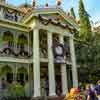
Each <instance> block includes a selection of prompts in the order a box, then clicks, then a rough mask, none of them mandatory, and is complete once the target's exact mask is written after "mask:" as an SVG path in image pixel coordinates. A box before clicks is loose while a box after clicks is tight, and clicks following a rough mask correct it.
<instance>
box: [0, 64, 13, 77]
mask: <svg viewBox="0 0 100 100" xmlns="http://www.w3.org/2000/svg"><path fill="white" fill-rule="evenodd" d="M7 73H12V69H11V68H10V67H9V66H8V65H6V66H4V67H2V68H1V69H0V75H6V74H7Z"/></svg>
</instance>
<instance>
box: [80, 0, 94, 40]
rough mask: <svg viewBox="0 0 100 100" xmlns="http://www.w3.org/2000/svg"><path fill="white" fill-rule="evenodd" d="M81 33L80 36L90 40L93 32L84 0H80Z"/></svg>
mask: <svg viewBox="0 0 100 100" xmlns="http://www.w3.org/2000/svg"><path fill="white" fill-rule="evenodd" d="M79 17H80V33H79V37H80V38H81V39H82V40H83V41H89V39H90V36H91V35H92V34H91V25H90V21H89V16H88V15H87V14H86V11H85V8H84V4H83V0H80V1H79Z"/></svg>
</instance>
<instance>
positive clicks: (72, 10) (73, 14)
mask: <svg viewBox="0 0 100 100" xmlns="http://www.w3.org/2000/svg"><path fill="white" fill-rule="evenodd" d="M70 13H71V16H72V17H73V18H74V19H76V16H75V12H74V9H73V8H71V9H70Z"/></svg>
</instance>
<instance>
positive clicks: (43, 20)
mask: <svg viewBox="0 0 100 100" xmlns="http://www.w3.org/2000/svg"><path fill="white" fill-rule="evenodd" d="M38 19H39V21H40V22H41V23H42V24H43V25H48V24H50V23H51V24H53V25H56V26H60V27H62V28H64V29H65V28H67V29H68V30H69V31H70V33H71V34H73V33H76V32H77V30H76V29H75V28H74V27H73V26H70V25H68V24H62V23H61V22H59V21H58V22H54V21H53V20H52V19H44V18H43V17H42V16H41V15H40V14H39V16H38Z"/></svg>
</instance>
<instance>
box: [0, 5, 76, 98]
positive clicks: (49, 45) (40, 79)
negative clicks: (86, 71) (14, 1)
mask: <svg viewBox="0 0 100 100" xmlns="http://www.w3.org/2000/svg"><path fill="white" fill-rule="evenodd" d="M4 7H5V8H7V7H6V6H4ZM2 9H3V10H5V9H4V8H3V7H2ZM7 9H10V10H13V8H7ZM7 11H8V12H7V14H8V15H11V14H9V13H10V11H9V10H7ZM14 11H16V12H17V13H21V12H20V11H19V10H14ZM1 13H2V12H1ZM17 13H16V14H17ZM21 14H22V15H20V16H18V18H19V17H20V18H21V19H18V20H16V18H15V17H14V14H13V17H11V16H10V17H11V18H14V19H13V20H14V21H18V22H13V21H9V18H10V17H9V18H8V17H7V15H6V18H8V20H4V19H3V20H1V19H0V21H1V22H0V28H1V31H2V32H1V33H2V34H0V36H1V37H2V36H3V34H5V33H6V34H8V35H9V34H11V37H9V38H5V39H4V42H5V40H6V42H7V43H8V44H10V46H9V47H5V46H4V45H3V46H2V48H3V49H2V48H0V49H1V51H2V52H1V51H0V65H1V66H4V65H7V66H6V67H7V68H9V72H11V73H10V74H11V75H12V76H13V79H12V80H13V81H17V80H18V81H19V80H21V77H22V76H23V79H22V80H24V81H26V79H25V78H26V77H28V79H27V80H28V82H29V84H31V85H30V86H31V90H30V91H31V94H32V96H33V97H39V96H45V95H47V96H56V95H65V94H66V92H68V88H69V85H68V83H69V82H68V77H69V75H68V70H67V69H68V68H69V66H70V68H71V69H72V73H71V74H72V82H73V83H72V84H73V87H78V77H77V63H76V57H75V48H74V32H75V31H77V23H76V22H75V20H74V19H71V18H70V17H68V16H67V15H66V13H65V12H64V11H63V10H62V9H61V8H60V7H50V8H49V7H44V8H33V7H32V8H31V10H30V11H29V12H27V14H24V13H21ZM2 15H3V14H2ZM22 16H24V17H22ZM9 24H10V25H9ZM5 30H6V32H5ZM7 30H9V31H7ZM12 33H14V34H12ZM16 40H17V41H16ZM12 44H13V45H12ZM56 46H58V47H57V48H55V47H56ZM54 50H55V51H54ZM55 53H56V54H55ZM57 53H58V54H59V55H57ZM56 58H57V59H56ZM1 66H0V68H3V67H1ZM4 67H5V66H4ZM20 70H21V71H20ZM22 71H24V72H25V73H24V72H22ZM9 72H7V73H6V75H5V76H4V77H6V76H7V75H8V73H9ZM22 74H23V75H22ZM30 74H31V75H30ZM46 92H48V93H46Z"/></svg>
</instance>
